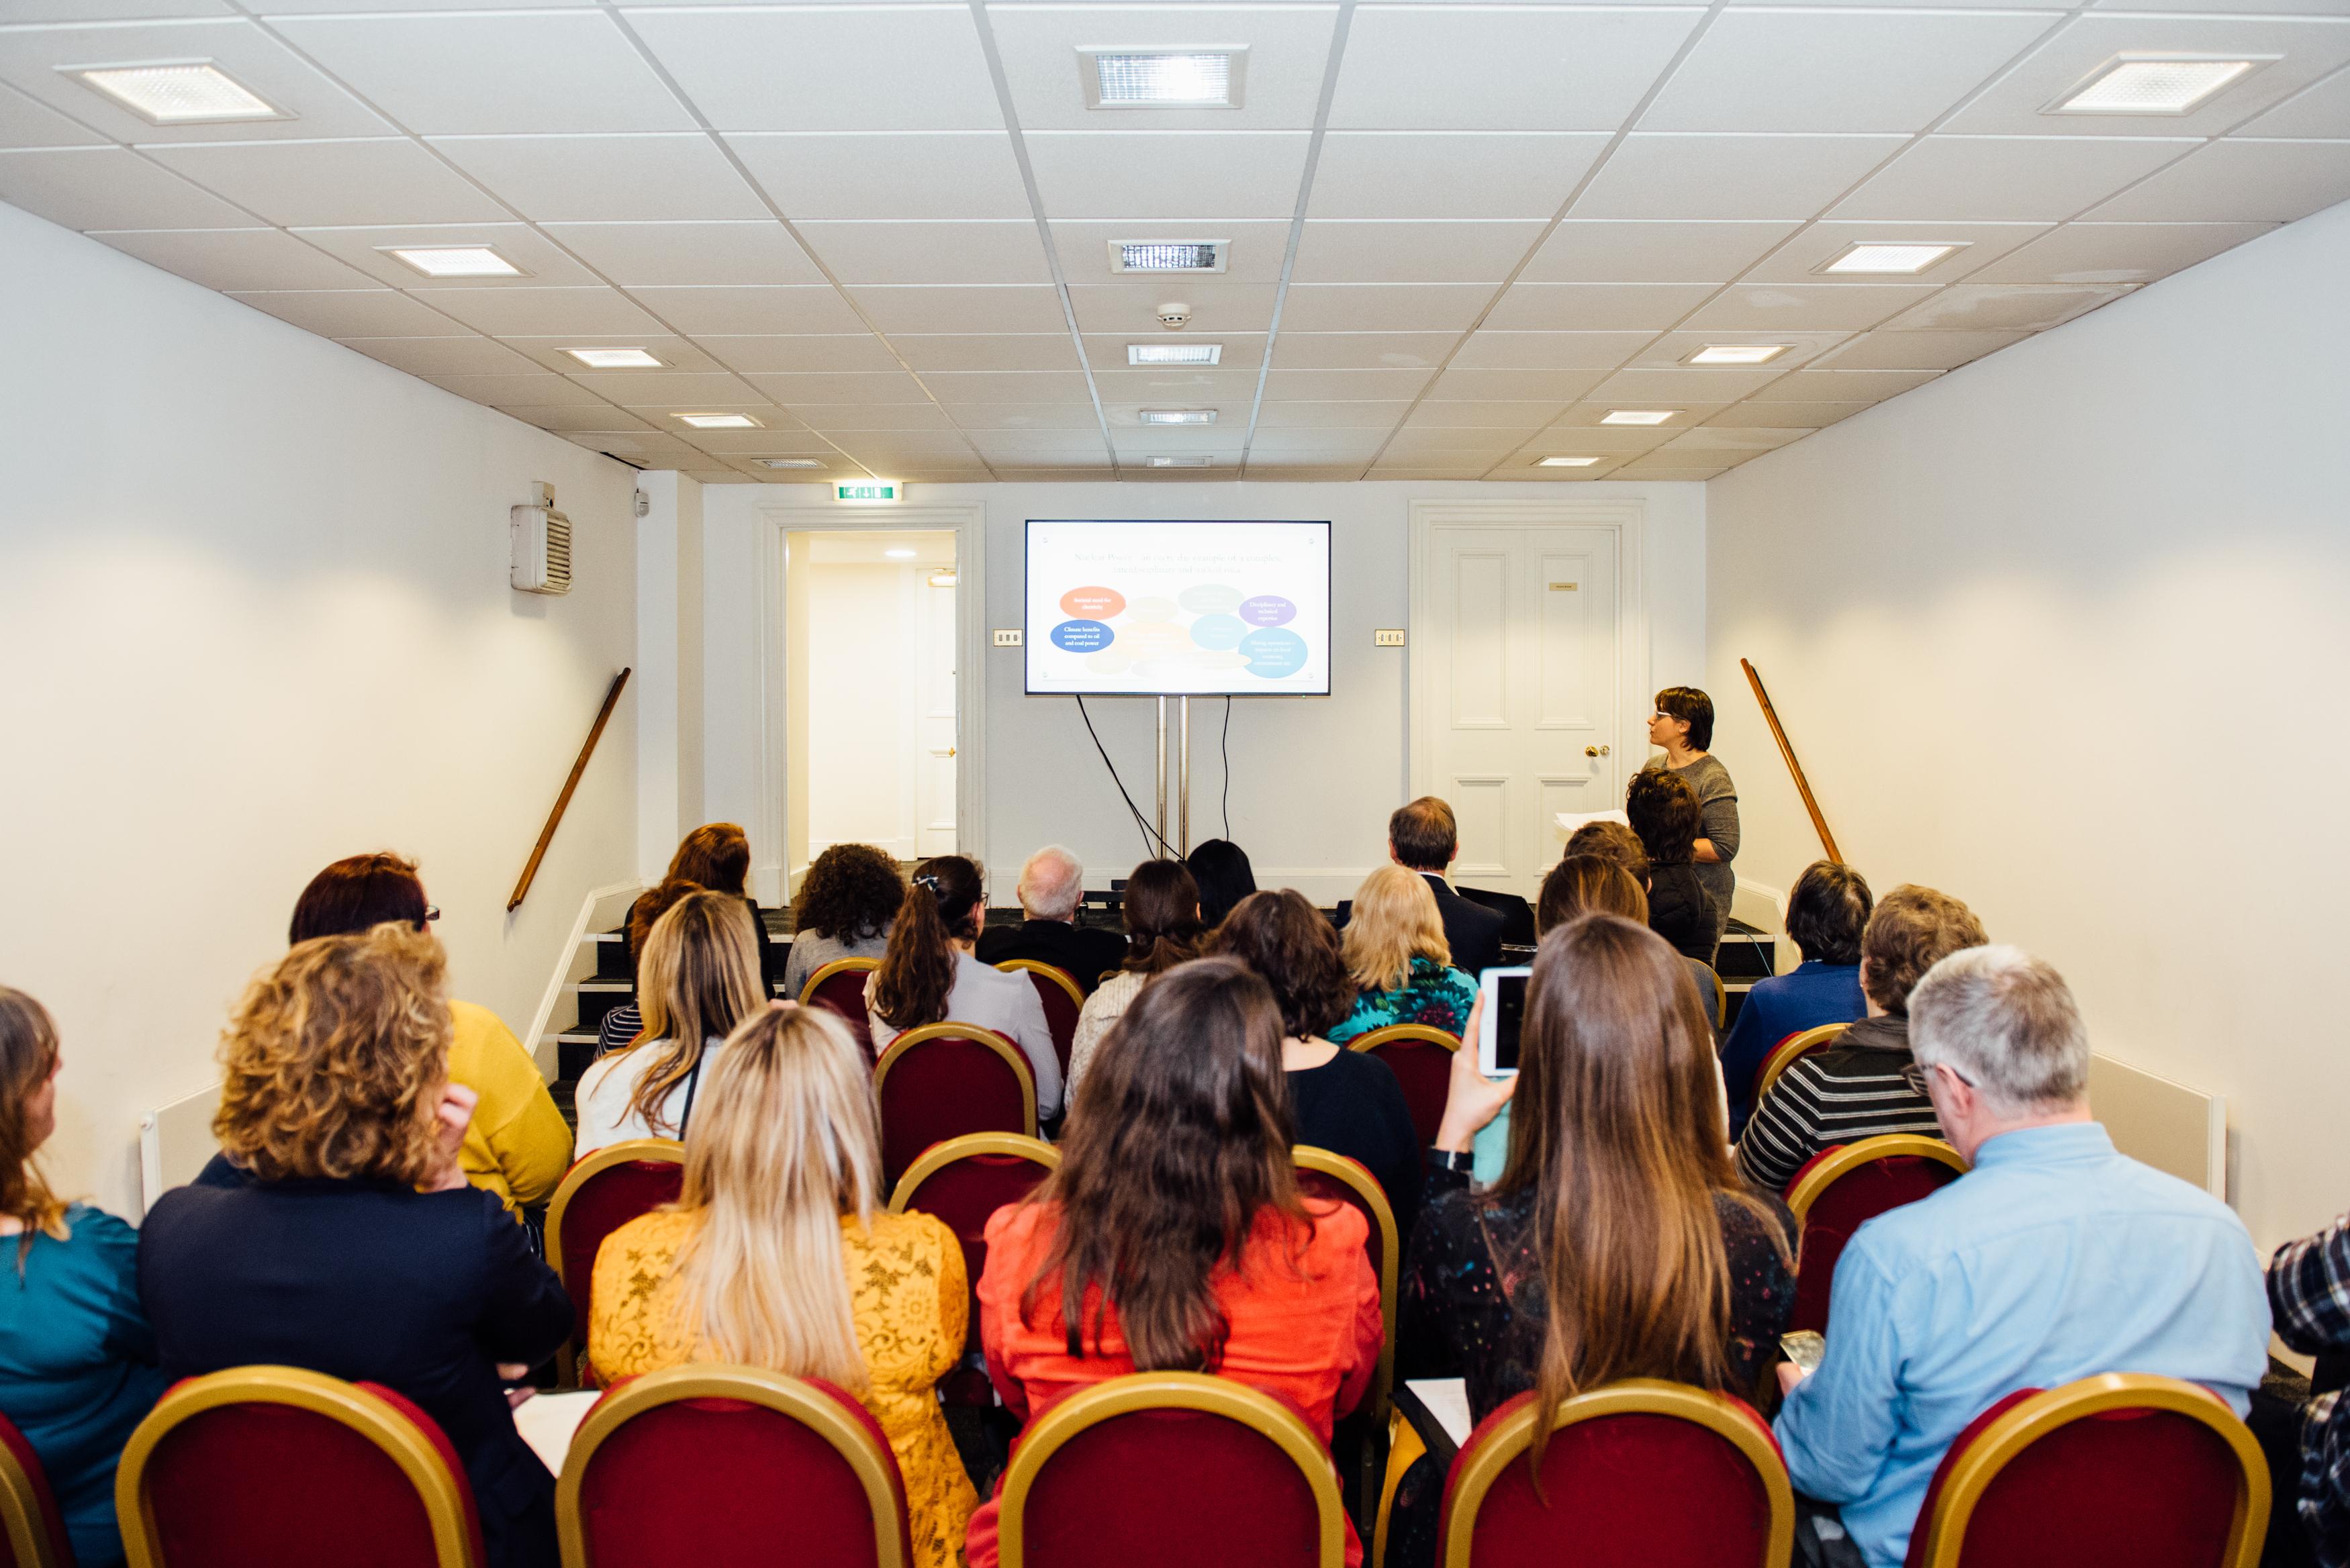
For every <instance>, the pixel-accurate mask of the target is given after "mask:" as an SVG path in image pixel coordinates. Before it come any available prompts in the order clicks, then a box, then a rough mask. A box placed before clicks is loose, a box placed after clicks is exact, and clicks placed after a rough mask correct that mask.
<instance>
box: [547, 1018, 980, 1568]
mask: <svg viewBox="0 0 2350 1568" xmlns="http://www.w3.org/2000/svg"><path fill="white" fill-rule="evenodd" d="M880 1179H881V1142H880V1127H879V1118H878V1116H877V1115H876V1113H875V1109H874V1103H873V1084H872V1079H871V1078H870V1077H869V1076H868V1074H867V1072H866V1068H865V1057H864V1054H863V1052H862V1051H861V1050H859V1049H858V1045H857V1043H856V1042H855V1040H853V1039H852V1038H851V1037H850V1035H849V1033H848V1029H847V1025H846V1024H844V1023H841V1021H840V1020H839V1019H838V1018H837V1017H835V1016H834V1015H833V1014H832V1013H830V1012H826V1011H825V1010H824V1009H822V1008H819V1007H801V1006H799V1005H797V1004H796V1003H794V1002H775V1003H774V1004H773V1005H772V1006H769V1007H765V1008H762V1009H760V1010H759V1011H758V1012H754V1013H753V1014H752V1015H751V1016H750V1017H749V1018H747V1019H745V1020H744V1021H743V1023H741V1024H740V1025H738V1026H737V1027H736V1028H735V1030H734V1033H733V1034H731V1035H729V1036H728V1037H727V1040H726V1044H725V1049H724V1050H723V1051H718V1052H713V1053H712V1062H711V1066H710V1097H709V1103H708V1105H707V1106H706V1107H705V1108H704V1110H703V1111H702V1115H701V1116H697V1117H695V1118H694V1121H693V1127H692V1130H691V1131H690V1132H689V1133H688V1134H687V1135H686V1139H685V1189H684V1191H683V1192H682V1194H681V1195H680V1197H679V1199H678V1201H677V1203H676V1205H675V1206H674V1207H672V1208H669V1209H665V1210H660V1211H658V1212H655V1213H651V1214H648V1215H645V1216H644V1217H642V1218H641V1219H638V1220H630V1221H629V1223H628V1224H626V1225H623V1226H621V1227H620V1228H619V1230H618V1231H614V1232H612V1234H611V1235H610V1236H609V1237H608V1238H606V1240H605V1241H604V1245H603V1248H602V1250H601V1251H599V1252H598V1254H597V1257H596V1285H595V1290H594V1292H593V1296H594V1301H595V1305H594V1309H593V1315H592V1318H591V1321H590V1323H589V1325H588V1331H587V1351H588V1359H589V1360H590V1361H592V1362H593V1363H594V1364H595V1366H596V1370H597V1372H598V1374H599V1375H600V1376H603V1377H605V1378H606V1379H608V1380H616V1379H619V1378H622V1377H633V1376H637V1375H639V1374H640V1373H646V1372H658V1371H660V1370H661V1369H662V1368H664V1367H669V1366H680V1365H681V1364H683V1363H685V1362H689V1361H715V1362H723V1363H727V1364H729V1365H732V1366H764V1367H766V1368H768V1369H770V1370H772V1371H775V1372H781V1373H785V1374H787V1375H789V1376H794V1377H821V1378H824V1379H826V1380H827V1381H828V1382H831V1383H835V1384H837V1385H839V1386H841V1387H843V1388H846V1389H847V1390H849V1391H850V1392H851V1393H853V1394H855V1395H856V1396H857V1397H858V1399H859V1400H860V1401H862V1402H863V1403H864V1405H865V1407H867V1408H868V1409H869V1410H871V1411H872V1412H873V1417H874V1419H876V1420H878V1421H879V1422H880V1423H881V1429H882V1430H883V1432H885V1433H887V1434H888V1436H889V1449H890V1451H891V1452H892V1453H894V1454H896V1455H897V1457H898V1469H899V1473H900V1474H901V1475H902V1476H903V1477H904V1478H905V1482H906V1511H907V1513H908V1515H909V1517H910V1520H911V1521H912V1525H913V1542H914V1561H915V1563H917V1564H919V1565H920V1568H951V1564H952V1563H955V1561H956V1560H957V1557H958V1554H959V1552H960V1550H961V1548H962V1538H963V1527H964V1525H965V1524H966V1522H967V1521H969V1520H970V1518H971V1511H972V1507H973V1506H974V1505H975V1504H976V1503H977V1502H978V1501H979V1500H978V1498H977V1496H976V1495H975V1494H974V1493H973V1492H972V1485H971V1478H970V1477H969V1476H968V1475H966V1474H965V1473H964V1472H963V1467H962V1459H961V1458H960V1457H958V1455H957V1454H956V1452H955V1446H954V1439H953V1438H952V1437H951V1435H950V1434H949V1433H948V1431H947V1423H946V1417H945V1416H944V1414H943V1413H942V1412H941V1410H940V1408H939V1402H938V1397H937V1396H936V1394H935V1393H934V1392H933V1386H934V1385H936V1384H937V1382H938V1380H939V1379H940V1378H941V1377H942V1376H945V1375H946V1374H947V1373H948V1372H950V1371H951V1370H952V1369H953V1367H954V1366H955V1363H956V1362H958V1361H959V1360H961V1359H962V1347H963V1334H964V1330H965V1326H966V1315H967V1314H968V1313H969V1310H970V1307H969V1294H968V1292H969V1287H968V1285H967V1284H966V1282H965V1280H964V1277H963V1261H962V1245H961V1244H960V1243H959V1242H957V1241H956V1240H955V1237H954V1232H952V1231H950V1230H948V1229H947V1227H946V1226H945V1224H944V1223H942V1222H941V1221H940V1220H937V1219H934V1218H932V1217H931V1216H930V1215H928V1214H891V1213H889V1212H888V1211H887V1210H884V1209H883V1208H882V1207H881V1199H882V1194H881V1191H880V1188H879V1183H880Z"/></svg>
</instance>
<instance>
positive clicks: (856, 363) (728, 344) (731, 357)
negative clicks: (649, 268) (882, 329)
mask: <svg viewBox="0 0 2350 1568" xmlns="http://www.w3.org/2000/svg"><path fill="white" fill-rule="evenodd" d="M695 340H696V341H698V342H699V343H700V344H701V345H702V348H706V349H708V350H709V351H710V354H711V357H712V358H714V359H716V360H717V361H718V362H719V363H720V364H722V365H723V366H725V367H726V368H727V369H730V370H822V371H827V372H830V371H863V372H896V371H897V370H898V369H899V365H898V360H897V358H896V356H894V355H892V354H891V353H890V352H889V345H888V344H886V343H884V342H882V341H881V339H879V337H874V336H873V334H871V333H870V332H868V331H866V330H865V328H864V327H862V326H861V325H860V326H858V327H856V328H855V329H854V330H853V331H848V332H843V333H837V334H831V335H822V336H819V335H811V334H805V333H802V334H781V333H749V334H734V333H717V334H712V333H707V332H704V333H697V334H695Z"/></svg>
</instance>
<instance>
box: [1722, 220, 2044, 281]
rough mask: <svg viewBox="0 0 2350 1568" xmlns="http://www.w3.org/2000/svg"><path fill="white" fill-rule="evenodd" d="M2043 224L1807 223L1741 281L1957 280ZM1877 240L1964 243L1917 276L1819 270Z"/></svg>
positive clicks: (2030, 235) (2038, 231)
mask: <svg viewBox="0 0 2350 1568" xmlns="http://www.w3.org/2000/svg"><path fill="white" fill-rule="evenodd" d="M2048 228H2049V225H2048V224H2046V223H1886V222H1877V223H1845V222H1823V223H1813V224H1810V225H1808V226H1807V227H1806V228H1805V229H1804V231H1803V233H1801V234H1797V235H1796V236H1795V237H1794V239H1792V240H1789V241H1788V242H1787V243H1786V244H1783V245H1782V246H1780V247H1779V249H1777V250H1776V251H1773V253H1772V254H1770V255H1769V256H1768V257H1766V258H1764V259H1763V261H1762V262H1761V263H1760V264H1758V265H1756V266H1755V267H1754V269H1753V270H1752V271H1751V272H1749V273H1747V274H1746V275H1745V276H1743V277H1742V278H1741V279H1740V280H1739V281H1740V282H1742V283H1800V284H1817V285H1824V286H1833V287H1836V288H1854V287H1860V288H1868V287H1875V286H1877V285H1879V284H1884V283H1888V282H1894V281H1901V282H1912V283H1921V284H1940V283H1956V282H1957V281H1958V280H1959V279H1960V278H1962V277H1965V276H1967V275H1969V274H1970V273H1972V272H1973V271H1974V270H1975V269H1976V268H1978V267H1981V266H1985V265H1989V264H1991V262H1994V261H1997V260H1998V259H1999V258H2000V257H2001V256H2003V255H2005V254H2007V253H2008V252H2010V251H2012V250H2013V249H2015V247H2016V246H2018V245H2021V244H2025V243H2026V242H2028V241H2030V240H2031V239H2032V238H2033V236H2034V235H2035V234H2046V233H2047V232H2048ZM1864 240H1873V241H1879V242H1885V243H1889V244H1952V245H1957V246H1959V247H1960V248H1959V249H1958V250H1956V251H1954V252H1953V253H1951V254H1950V255H1947V256H1945V257H1943V258H1942V259H1941V260H1940V261H1939V262H1936V263H1935V264H1934V265H1932V266H1930V267H1928V268H1927V269H1926V270H1925V271H1924V272H1922V273H1918V274H1916V275H1913V276H1909V277H1906V278H1901V279H1898V280H1897V279H1894V278H1889V277H1886V276H1882V275H1879V276H1875V277H1872V276H1869V275H1865V274H1864V275H1854V276H1846V275H1835V274H1831V273H1824V272H1821V271H1820V270H1819V269H1820V268H1821V267H1823V266H1825V265H1827V264H1828V263H1829V262H1831V261H1834V260H1835V258H1836V257H1837V256H1840V255H1842V254H1844V253H1845V252H1846V251H1847V250H1849V249H1850V248H1851V247H1852V246H1853V245H1854V244H1857V243H1859V242H1861V241H1864Z"/></svg>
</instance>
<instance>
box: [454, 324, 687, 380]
mask: <svg viewBox="0 0 2350 1568" xmlns="http://www.w3.org/2000/svg"><path fill="white" fill-rule="evenodd" d="M498 341H499V342H501V343H503V344H504V345H505V346H506V347H507V348H511V349H513V350H514V351H515V353H517V354H520V355H522V356H523V357H524V358H527V359H529V360H530V361H531V362H532V363H533V364H536V365H538V366H541V367H543V368H544V369H549V370H558V371H562V372H564V373H565V374H569V373H570V372H572V371H575V370H579V369H585V368H586V367H584V366H582V365H581V364H580V362H579V361H578V360H577V359H575V358H572V357H571V356H570V355H568V354H567V353H565V352H564V350H565V349H567V348H642V349H643V350H645V352H647V353H649V354H650V355H651V356H652V357H653V358H656V359H659V360H660V362H661V365H662V367H664V368H665V369H671V370H717V369H725V368H726V367H723V366H721V365H720V364H719V362H718V361H717V360H716V359H714V358H712V357H711V356H710V355H708V354H707V353H704V352H703V351H702V348H700V347H699V346H697V345H696V344H694V343H692V342H690V341H689V340H687V339H685V338H683V337H671V336H670V335H669V334H668V333H665V332H624V333H619V334H616V335H609V336H601V337H581V336H580V335H579V334H577V333H576V332H566V333H561V334H558V335H556V336H551V337H534V336H532V335H531V334H529V333H516V334H509V335H507V336H505V337H500V338H499V339H498Z"/></svg>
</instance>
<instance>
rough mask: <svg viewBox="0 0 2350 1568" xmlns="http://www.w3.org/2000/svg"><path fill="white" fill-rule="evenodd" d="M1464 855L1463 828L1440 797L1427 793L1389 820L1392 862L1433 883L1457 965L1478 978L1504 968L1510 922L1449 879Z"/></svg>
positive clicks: (1397, 809) (1432, 888)
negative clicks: (1504, 935)
mask: <svg viewBox="0 0 2350 1568" xmlns="http://www.w3.org/2000/svg"><path fill="white" fill-rule="evenodd" d="M1460 855H1461V830H1460V827H1459V826H1458V825H1457V824H1455V823H1454V821H1453V820H1452V808H1451V806H1449V805H1445V804H1444V802H1442V801H1440V800H1439V799H1437V798H1436V797H1435V796H1434V795H1432V794H1424V795H1421V796H1420V797H1419V799H1418V800H1416V801H1413V802H1412V803H1411V804H1410V805H1403V806H1398V807H1397V808H1396V811H1395V815H1392V816H1390V817H1388V859H1390V860H1393V861H1394V862H1395V863H1396V864H1397V865H1399V866H1400V867H1403V868H1404V869H1406V870H1407V871H1417V872H1419V875H1420V879H1421V880H1423V881H1425V882H1426V883H1427V884H1428V890H1429V891H1430V893H1431V894H1433V895H1435V898H1436V910H1437V914H1438V915H1439V916H1440V918H1441V919H1442V920H1443V922H1444V940H1445V945H1446V946H1448V947H1450V948H1451V950H1452V962H1454V963H1455V964H1457V965H1459V966H1460V967H1461V969H1463V970H1465V971H1468V972H1469V974H1470V976H1471V978H1472V979H1473V978H1475V977H1476V976H1478V975H1481V974H1482V973H1484V972H1485V971H1487V970H1489V969H1497V968H1499V967H1500V966H1501V962H1502V927H1503V923H1504V922H1503V919H1502V912H1501V911H1500V910H1499V909H1487V908H1485V907H1484V906H1483V905H1482V904H1472V903H1471V902H1470V901H1469V900H1468V899H1466V898H1462V897H1461V895H1460V894H1458V893H1456V892H1454V891H1453V890H1452V884H1451V882H1449V881H1447V880H1446V879H1445V878H1446V877H1447V876H1449V875H1450V873H1451V867H1452V862H1453V861H1454V860H1456V859H1458V858H1459V857H1460Z"/></svg>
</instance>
